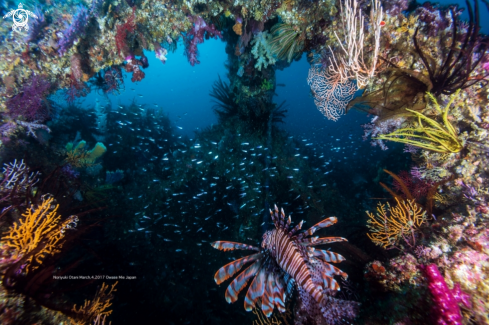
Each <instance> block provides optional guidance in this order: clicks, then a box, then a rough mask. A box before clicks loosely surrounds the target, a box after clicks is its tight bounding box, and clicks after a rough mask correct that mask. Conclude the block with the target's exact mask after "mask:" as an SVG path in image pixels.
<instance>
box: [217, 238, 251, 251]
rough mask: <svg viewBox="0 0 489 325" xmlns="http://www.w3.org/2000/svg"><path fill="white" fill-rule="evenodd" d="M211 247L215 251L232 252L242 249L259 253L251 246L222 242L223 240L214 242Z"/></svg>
mask: <svg viewBox="0 0 489 325" xmlns="http://www.w3.org/2000/svg"><path fill="white" fill-rule="evenodd" d="M211 246H212V247H214V248H215V249H218V250H221V251H224V252H227V251H232V250H235V249H243V250H252V251H258V252H259V251H260V249H259V248H258V247H255V246H252V245H247V244H242V243H236V242H232V241H223V240H218V241H215V242H212V243H211Z"/></svg>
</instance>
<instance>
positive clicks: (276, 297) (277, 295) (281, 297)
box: [273, 274, 285, 313]
mask: <svg viewBox="0 0 489 325" xmlns="http://www.w3.org/2000/svg"><path fill="white" fill-rule="evenodd" d="M273 304H274V305H275V306H277V309H278V311H279V312H281V313H285V290H284V284H283V283H282V279H281V278H280V276H279V275H278V274H275V287H274V288H273Z"/></svg>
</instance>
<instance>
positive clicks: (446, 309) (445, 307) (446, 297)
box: [423, 264, 470, 325]
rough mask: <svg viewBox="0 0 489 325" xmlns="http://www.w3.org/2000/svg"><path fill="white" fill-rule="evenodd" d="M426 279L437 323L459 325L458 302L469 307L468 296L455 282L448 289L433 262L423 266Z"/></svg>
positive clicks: (460, 318)
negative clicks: (451, 287)
mask: <svg viewBox="0 0 489 325" xmlns="http://www.w3.org/2000/svg"><path fill="white" fill-rule="evenodd" d="M423 270H424V272H425V274H426V279H427V280H428V288H429V289H430V292H431V295H432V296H433V303H434V304H433V310H434V314H435V316H436V318H437V324H439V325H461V324H462V315H461V314H460V307H459V306H458V304H459V303H462V304H463V305H464V306H465V307H467V308H470V296H469V295H468V294H466V293H465V292H463V291H462V290H461V289H460V285H459V284H456V285H455V286H454V287H453V289H452V290H450V289H449V288H448V286H447V284H446V282H445V279H444V278H443V276H442V275H441V274H440V271H439V270H438V267H437V266H436V265H435V264H430V265H428V266H425V267H423Z"/></svg>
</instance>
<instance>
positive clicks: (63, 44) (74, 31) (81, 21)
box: [58, 6, 89, 56]
mask: <svg viewBox="0 0 489 325" xmlns="http://www.w3.org/2000/svg"><path fill="white" fill-rule="evenodd" d="M88 19H89V15H88V10H87V8H85V7H84V6H78V7H77V10H76V13H75V14H74V15H73V20H72V22H71V25H69V24H66V26H65V30H64V31H63V35H62V38H61V39H60V40H59V42H58V45H59V49H58V53H59V55H60V56H63V55H64V54H65V53H66V51H68V50H69V49H70V48H71V47H72V46H73V43H74V42H75V40H77V39H78V38H79V37H82V36H83V35H84V34H85V27H86V26H87V24H88Z"/></svg>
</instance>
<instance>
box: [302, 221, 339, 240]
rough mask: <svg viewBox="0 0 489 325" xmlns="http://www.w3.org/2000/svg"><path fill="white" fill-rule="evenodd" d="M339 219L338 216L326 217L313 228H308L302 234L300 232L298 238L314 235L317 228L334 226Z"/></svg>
mask: <svg viewBox="0 0 489 325" xmlns="http://www.w3.org/2000/svg"><path fill="white" fill-rule="evenodd" d="M337 221H338V218H336V217H330V218H327V219H324V220H323V221H320V222H318V223H317V224H315V225H314V226H312V227H311V228H309V229H308V230H306V231H305V232H303V233H302V234H299V235H298V236H297V239H299V240H300V239H302V238H305V237H307V236H312V235H313V234H314V233H315V232H316V231H317V230H319V229H322V228H327V227H329V226H332V225H334V224H335V223H336V222H337Z"/></svg>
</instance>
